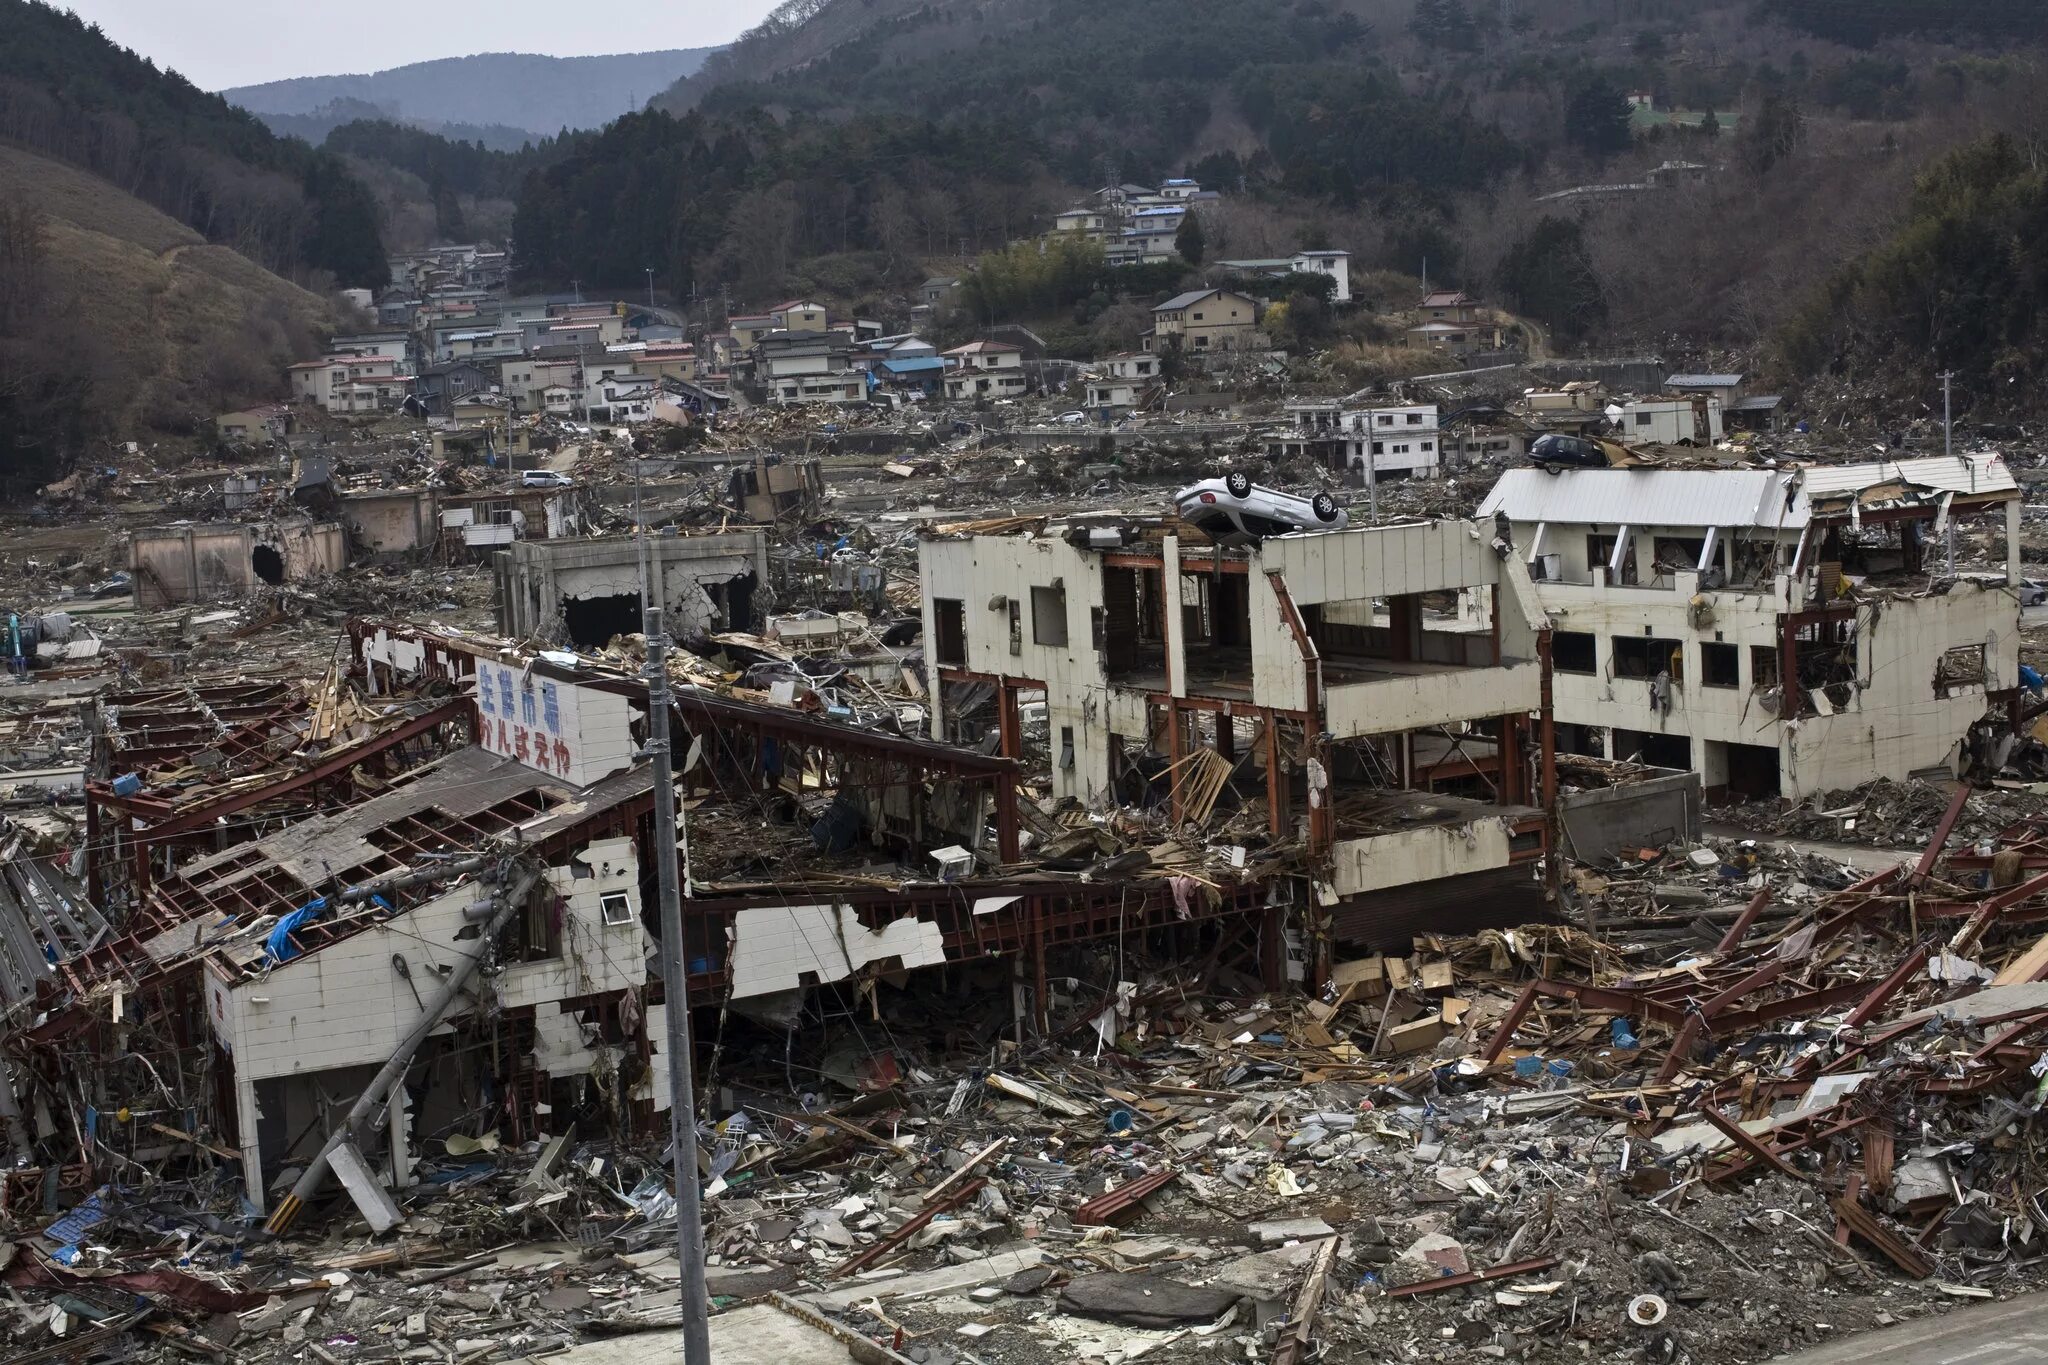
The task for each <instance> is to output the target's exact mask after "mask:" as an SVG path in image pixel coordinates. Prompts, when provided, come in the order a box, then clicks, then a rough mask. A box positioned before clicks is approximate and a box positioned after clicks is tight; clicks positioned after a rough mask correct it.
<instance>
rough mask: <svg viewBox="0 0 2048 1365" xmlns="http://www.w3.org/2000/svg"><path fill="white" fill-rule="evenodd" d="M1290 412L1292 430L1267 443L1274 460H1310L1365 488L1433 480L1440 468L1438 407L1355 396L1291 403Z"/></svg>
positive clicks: (1441, 457)
mask: <svg viewBox="0 0 2048 1365" xmlns="http://www.w3.org/2000/svg"><path fill="white" fill-rule="evenodd" d="M1286 412H1287V415H1288V417H1289V419H1290V420H1291V421H1292V423H1293V425H1292V427H1291V428H1290V429H1288V430H1287V431H1284V432H1282V433H1280V434H1279V435H1277V436H1274V437H1272V438H1271V439H1269V440H1268V441H1267V449H1268V451H1269V452H1270V453H1271V454H1272V455H1274V456H1275V457H1276V458H1299V457H1306V458H1308V459H1312V460H1315V461H1317V462H1319V463H1320V464H1322V465H1323V466H1324V467H1325V468H1328V469H1333V470H1338V471H1341V472H1343V473H1346V474H1349V475H1351V476H1352V477H1353V478H1354V479H1356V480H1357V481H1358V482H1359V483H1361V484H1363V483H1365V482H1367V480H1368V479H1370V480H1371V481H1372V482H1375V483H1384V482H1387V481H1388V480H1390V479H1411V478H1415V479H1427V478H1434V477H1436V475H1437V474H1438V473H1439V472H1440V470H1441V466H1442V461H1443V449H1442V445H1443V436H1442V432H1441V431H1440V430H1439V428H1438V425H1437V407H1436V404H1434V403H1412V404H1405V405H1403V404H1384V403H1383V404H1381V405H1378V406H1374V405H1371V404H1369V403H1361V402H1360V401H1358V398H1357V396H1356V395H1354V396H1353V397H1352V398H1348V399H1341V400H1338V401H1336V402H1307V403H1289V404H1288V405H1287V407H1286Z"/></svg>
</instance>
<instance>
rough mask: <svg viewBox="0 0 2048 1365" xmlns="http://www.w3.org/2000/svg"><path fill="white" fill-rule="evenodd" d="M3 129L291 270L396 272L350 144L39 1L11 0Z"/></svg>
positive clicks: (344, 274) (377, 280)
mask: <svg viewBox="0 0 2048 1365" xmlns="http://www.w3.org/2000/svg"><path fill="white" fill-rule="evenodd" d="M0 139H6V140H7V141H10V142H13V143H16V144H18V145H20V146H22V147H25V148H27V149H29V150H30V151H34V152H37V153H40V154H41V155H44V156H47V157H50V158H52V159H54V160H57V161H62V162H65V163H68V164H70V165H73V166H76V167H78V168H80V169H81V170H86V171H90V172H92V173H93V174H95V175H98V176H102V177H104V178H105V179H107V180H109V181H111V182H113V183H114V184H116V185H118V186H120V187H121V188H122V189H124V190H126V191H128V192H130V193H132V194H134V195H135V196H136V197H137V198H139V199H141V200H143V201H144V202H145V203H148V204H150V205H152V206H154V207H156V208H158V209H160V210H162V211H163V212H164V213H166V214H168V215H170V216H171V217H172V218H175V219H177V220H178V221H179V222H181V223H184V224H185V225H186V226H188V227H190V228H192V229H193V230H194V231H196V232H198V233H200V234H201V235H202V236H204V237H205V239H206V240H208V241H211V242H217V243H220V244H222V245H226V246H231V247H233V248H235V249H236V250H237V251H240V252H241V253H242V254H243V255H245V256H247V257H249V258H250V259H251V260H253V261H255V262H257V263H258V264H260V265H262V266H265V267H266V268H268V269H271V270H274V271H277V272H279V273H281V274H285V275H291V276H310V275H311V274H312V273H313V272H320V273H322V274H324V275H325V276H327V277H330V278H331V279H332V280H333V281H335V282H336V283H339V284H341V285H344V286H346V285H375V284H381V283H383V281H384V280H385V279H387V278H388V273H389V272H388V267H387V266H386V264H385V257H384V249H383V245H382V240H381V237H380V235H379V222H378V215H377V206H376V202H375V200H373V199H372V198H371V196H370V194H369V191H368V189H367V188H366V187H365V186H364V185H363V183H362V182H361V181H360V180H358V179H357V178H356V177H355V176H354V175H353V174H351V173H350V171H349V169H348V168H347V167H346V166H345V165H344V164H343V163H342V161H341V159H340V158H339V157H337V156H335V155H334V154H333V153H331V152H326V151H316V150H314V149H313V148H312V147H309V146H307V145H306V144H305V143H303V142H298V141H295V140H291V139H287V138H280V137H278V136H277V135H275V134H274V133H272V132H271V131H270V130H269V129H268V128H265V127H264V126H263V124H262V123H261V122H259V121H258V120H257V119H256V118H255V117H254V116H253V115H250V114H247V113H244V112H243V111H242V110H239V109H236V108H234V107H233V106H232V105H230V104H229V103H228V102H227V101H226V100H224V99H222V98H221V97H220V96H218V95H209V94H207V93H205V92H204V91H202V90H200V89H198V88H197V87H196V86H194V85H193V84H192V83H191V82H189V81H187V80H186V79H185V78H184V77H182V76H180V75H178V74H177V73H175V72H169V71H161V70H158V69H157V67H156V66H155V65H154V64H153V63H151V62H150V61H148V60H146V59H145V58H142V57H139V56H137V55H136V54H135V53H133V52H130V51H128V50H127V49H126V48H122V47H117V46H115V45H114V44H113V43H112V42H110V41H108V40H107V38H106V37H105V36H104V35H103V34H101V32H100V31H99V30H98V29H97V28H95V27H92V26H90V25H87V24H86V23H84V22H83V21H81V20H80V19H79V18H78V17H77V16H76V15H73V14H71V13H68V12H64V11H59V10H56V9H53V8H51V7H50V6H48V5H46V4H42V3H40V0H0Z"/></svg>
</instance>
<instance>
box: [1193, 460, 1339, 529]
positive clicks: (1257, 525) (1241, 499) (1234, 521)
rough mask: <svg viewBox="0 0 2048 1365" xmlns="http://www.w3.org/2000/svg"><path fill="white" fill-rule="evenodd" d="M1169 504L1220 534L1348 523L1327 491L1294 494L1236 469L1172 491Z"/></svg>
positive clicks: (1197, 523) (1203, 526)
mask: <svg viewBox="0 0 2048 1365" xmlns="http://www.w3.org/2000/svg"><path fill="white" fill-rule="evenodd" d="M1173 505H1174V508H1175V510H1176V511H1178V512H1179V513H1180V515H1181V520H1183V521H1188V522H1192V523H1194V524H1195V525H1197V526H1199V527H1201V528H1202V529H1203V530H1205V531H1209V532H1212V533H1217V534H1224V535H1227V534H1229V533H1230V532H1233V531H1237V532H1241V533H1243V534H1245V535H1248V536H1261V537H1264V536H1284V535H1287V534H1288V533H1290V532H1293V531H1341V530H1343V529H1344V528H1345V527H1346V526H1349V525H1350V524H1351V514H1350V513H1348V512H1346V511H1345V510H1344V509H1343V507H1341V506H1339V505H1338V502H1337V499H1336V498H1334V497H1332V496H1331V495H1330V494H1328V493H1318V494H1316V495H1315V496H1314V497H1312V498H1298V497H1296V496H1294V494H1292V493H1282V492H1281V491H1280V490H1279V489H1277V488H1266V487H1263V486H1261V485H1259V484H1255V483H1253V482H1252V476H1251V475H1249V474H1246V473H1245V472H1243V471H1242V470H1238V471H1234V472H1232V473H1229V474H1226V475H1224V476H1223V477H1222V478H1220V479H1204V480H1202V481H1201V482H1200V483H1197V484H1190V485H1188V486H1187V487H1186V488H1183V489H1181V490H1180V492H1178V493H1175V494H1174V495H1173Z"/></svg>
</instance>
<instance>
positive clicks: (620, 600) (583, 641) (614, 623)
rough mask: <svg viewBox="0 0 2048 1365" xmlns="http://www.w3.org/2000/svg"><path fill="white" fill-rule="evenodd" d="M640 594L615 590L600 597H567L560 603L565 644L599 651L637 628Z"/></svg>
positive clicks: (639, 613) (639, 617)
mask: <svg viewBox="0 0 2048 1365" xmlns="http://www.w3.org/2000/svg"><path fill="white" fill-rule="evenodd" d="M643 615H644V613H643V610H642V604H641V598H640V594H639V593H637V592H634V593H615V594H611V595H608V596H604V597H570V598H565V599H563V602H562V621H563V624H564V625H566V626H567V627H568V630H569V643H570V644H572V645H574V646H575V647H576V648H578V649H584V650H599V649H603V648H604V647H605V646H606V645H608V644H610V643H611V642H612V641H613V640H614V639H616V638H617V637H619V636H621V635H631V634H634V633H635V632H637V631H638V630H639V629H640V623H641V619H642V617H643Z"/></svg>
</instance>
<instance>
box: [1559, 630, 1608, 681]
mask: <svg viewBox="0 0 2048 1365" xmlns="http://www.w3.org/2000/svg"><path fill="white" fill-rule="evenodd" d="M1550 666H1551V669H1552V670H1553V671H1554V672H1558V673H1594V672H1598V671H1599V667H1600V652H1599V643H1598V641H1596V640H1595V639H1594V638H1593V636H1591V635H1590V634H1588V633H1587V632H1585V631H1582V630H1560V631H1557V632H1556V633H1555V634H1553V635H1552V636H1551V637H1550Z"/></svg>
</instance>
